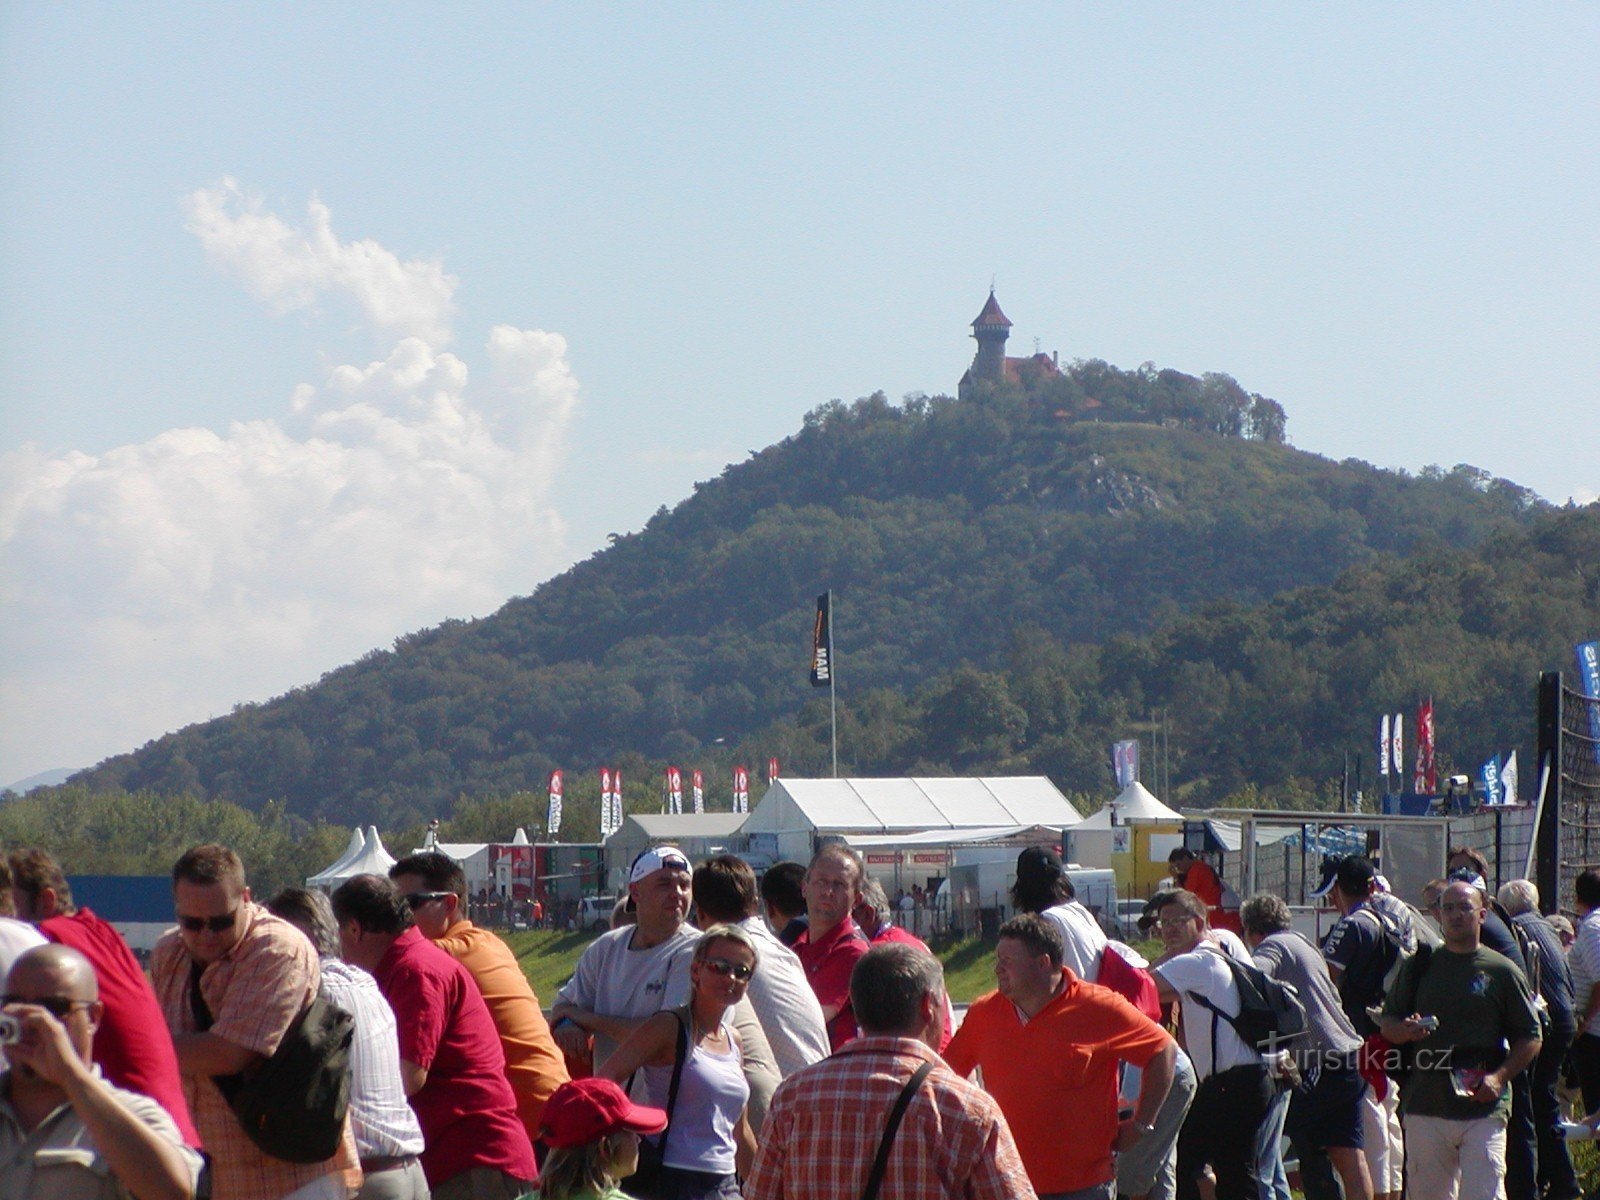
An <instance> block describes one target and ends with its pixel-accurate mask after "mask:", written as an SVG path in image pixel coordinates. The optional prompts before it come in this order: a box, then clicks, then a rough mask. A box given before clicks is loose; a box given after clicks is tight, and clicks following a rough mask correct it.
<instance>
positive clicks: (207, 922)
mask: <svg viewBox="0 0 1600 1200" xmlns="http://www.w3.org/2000/svg"><path fill="white" fill-rule="evenodd" d="M238 919H239V910H238V909H237V908H236V909H234V910H233V911H232V912H231V913H227V914H226V915H224V916H220V917H179V918H178V924H179V925H182V926H183V927H184V928H185V929H187V930H188V931H189V932H190V933H199V932H200V931H201V930H202V929H209V930H210V931H211V932H212V933H225V932H226V931H228V930H229V929H232V928H233V923H234V922H235V921H236V920H238Z"/></svg>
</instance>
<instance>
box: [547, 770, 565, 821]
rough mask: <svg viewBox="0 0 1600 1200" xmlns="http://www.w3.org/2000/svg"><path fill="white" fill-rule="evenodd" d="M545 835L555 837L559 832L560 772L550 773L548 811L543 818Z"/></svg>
mask: <svg viewBox="0 0 1600 1200" xmlns="http://www.w3.org/2000/svg"><path fill="white" fill-rule="evenodd" d="M544 828H545V833H546V834H547V835H548V836H549V837H555V836H556V834H558V833H560V832H561V772H560V771H551V772H550V809H549V811H548V812H547V813H546V814H545V818H544Z"/></svg>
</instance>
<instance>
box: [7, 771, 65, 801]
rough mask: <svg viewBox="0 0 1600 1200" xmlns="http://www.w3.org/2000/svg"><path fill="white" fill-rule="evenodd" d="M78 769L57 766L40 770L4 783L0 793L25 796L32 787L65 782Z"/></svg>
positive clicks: (51, 785) (50, 785)
mask: <svg viewBox="0 0 1600 1200" xmlns="http://www.w3.org/2000/svg"><path fill="white" fill-rule="evenodd" d="M78 771H79V768H77V767H57V768H56V769H55V770H53V771H40V772H39V773H38V774H37V775H29V776H28V777H27V778H26V779H19V780H17V781H16V782H15V783H8V784H6V786H5V787H3V788H0V793H4V792H15V793H16V794H17V795H19V796H25V795H27V794H28V793H29V792H31V791H33V789H34V788H42V787H55V786H56V785H57V784H59V783H65V782H66V781H67V780H69V779H71V778H72V777H73V776H74V775H76V774H77V773H78Z"/></svg>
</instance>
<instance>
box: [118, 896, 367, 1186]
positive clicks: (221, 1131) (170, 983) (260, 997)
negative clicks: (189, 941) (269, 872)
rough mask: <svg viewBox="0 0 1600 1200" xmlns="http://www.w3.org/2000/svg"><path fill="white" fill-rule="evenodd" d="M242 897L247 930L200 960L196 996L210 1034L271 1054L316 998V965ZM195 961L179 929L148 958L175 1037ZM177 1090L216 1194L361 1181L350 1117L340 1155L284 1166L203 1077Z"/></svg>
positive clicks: (289, 933)
mask: <svg viewBox="0 0 1600 1200" xmlns="http://www.w3.org/2000/svg"><path fill="white" fill-rule="evenodd" d="M243 903H244V904H245V905H246V907H248V908H249V910H250V919H249V923H248V924H247V925H246V926H245V930H244V935H243V936H242V937H241V938H240V939H239V940H238V941H237V942H236V943H235V944H234V946H233V948H232V949H231V950H229V951H228V952H227V953H226V954H224V955H223V956H222V957H221V958H220V959H218V960H217V961H216V962H214V963H210V964H208V965H207V966H206V968H205V971H204V973H203V974H202V975H201V976H200V994H201V996H202V997H203V998H204V999H205V1002H206V1007H207V1008H208V1009H210V1010H211V1016H212V1018H213V1022H212V1025H211V1029H210V1032H211V1033H213V1034H215V1035H216V1036H217V1037H220V1038H223V1039H225V1040H227V1041H229V1042H232V1043H233V1044H234V1045H236V1046H243V1047H244V1048H245V1049H247V1050H254V1051H255V1052H256V1053H257V1054H260V1055H262V1056H264V1057H270V1056H271V1054H272V1052H273V1051H274V1050H276V1049H277V1048H278V1043H279V1042H280V1041H282V1040H283V1035H284V1034H285V1033H287V1032H288V1030H289V1026H290V1025H291V1024H292V1023H293V1022H294V1019H295V1017H297V1016H299V1014H300V1010H301V1009H303V1008H304V1007H305V1006H306V1005H307V1004H309V1003H310V1002H311V998H312V997H313V996H314V995H316V993H317V988H318V985H319V983H320V981H321V971H320V968H319V966H318V963H317V952H316V951H315V950H313V949H312V948H311V943H310V942H308V941H307V940H306V939H305V937H304V936H303V935H302V934H301V933H300V931H299V930H298V929H296V928H295V927H294V926H293V925H291V924H289V923H288V922H287V921H284V920H281V919H280V918H278V917H275V916H273V915H272V914H271V913H269V912H268V911H267V910H266V909H264V908H262V907H260V906H259V905H255V904H252V903H250V902H249V901H244V902H243ZM193 966H194V960H193V959H192V958H190V957H189V951H188V949H187V948H186V947H185V946H184V944H183V938H182V935H181V934H180V933H179V931H178V930H176V929H172V930H169V931H168V932H167V933H165V934H163V935H162V937H161V940H160V941H159V942H158V943H156V948H155V952H154V953H153V954H152V955H151V958H150V974H151V977H152V979H153V981H154V984H155V990H156V998H157V999H158V1000H160V1002H161V1014H162V1016H164V1017H165V1018H166V1021H167V1028H168V1029H170V1030H171V1031H172V1032H173V1033H175V1034H180V1033H194V1032H195V1031H196V1029H195V1019H194V1013H193V1011H192V1008H191V1005H190V1000H189V978H190V972H191V971H192V969H193ZM183 1091H184V1095H185V1098H186V1099H187V1100H188V1101H189V1111H190V1112H191V1113H193V1114H194V1119H195V1124H196V1125H198V1126H199V1127H200V1137H201V1138H202V1139H203V1140H204V1142H205V1148H206V1152H207V1153H208V1154H210V1155H211V1159H212V1172H213V1176H212V1179H213V1183H212V1187H213V1191H212V1194H213V1195H214V1196H215V1197H216V1198H217V1200H277V1197H280V1196H286V1195H288V1194H289V1193H290V1192H292V1191H295V1190H296V1189H298V1188H301V1187H304V1186H305V1185H306V1184H308V1183H310V1182H312V1181H313V1180H315V1179H320V1178H321V1177H322V1176H323V1175H327V1174H329V1173H330V1172H332V1171H347V1172H352V1174H349V1175H347V1179H350V1178H354V1179H355V1180H357V1181H359V1179H360V1174H359V1172H356V1171H355V1167H356V1153H355V1141H354V1139H353V1138H352V1137H351V1134H350V1127H349V1123H348V1122H346V1124H345V1134H344V1142H343V1144H342V1145H341V1146H340V1147H339V1152H338V1153H337V1154H335V1155H334V1156H333V1157H332V1158H330V1159H328V1160H327V1161H326V1162H320V1163H307V1164H302V1163H289V1162H283V1161H281V1160H279V1159H276V1158H269V1157H267V1155H265V1154H263V1153H262V1152H261V1151H260V1150H258V1149H256V1145H255V1143H254V1142H252V1141H251V1140H250V1139H249V1138H248V1137H246V1136H245V1132H244V1130H243V1129H241V1128H240V1127H239V1122H238V1120H237V1118H235V1117H234V1115H233V1109H231V1108H229V1107H228V1102H227V1101H226V1100H224V1099H223V1098H222V1093H221V1092H219V1091H218V1090H217V1085H216V1084H214V1083H212V1082H211V1080H210V1078H209V1077H198V1076H194V1075H184V1076H183Z"/></svg>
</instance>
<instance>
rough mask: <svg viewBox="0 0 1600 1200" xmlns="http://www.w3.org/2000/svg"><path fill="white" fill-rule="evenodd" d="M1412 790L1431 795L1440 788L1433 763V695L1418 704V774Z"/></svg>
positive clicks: (1423, 794) (1419, 793)
mask: <svg viewBox="0 0 1600 1200" xmlns="http://www.w3.org/2000/svg"><path fill="white" fill-rule="evenodd" d="M1413 783H1414V785H1415V786H1413V787H1412V789H1411V790H1412V791H1414V792H1416V793H1417V794H1418V795H1422V796H1431V795H1433V794H1434V793H1435V792H1437V791H1438V790H1439V776H1438V774H1437V772H1436V771H1435V769H1434V763H1433V697H1432V696H1429V697H1428V698H1427V699H1426V700H1424V701H1423V702H1422V703H1421V704H1419V705H1418V706H1417V774H1416V778H1415V780H1414V781H1413Z"/></svg>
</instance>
